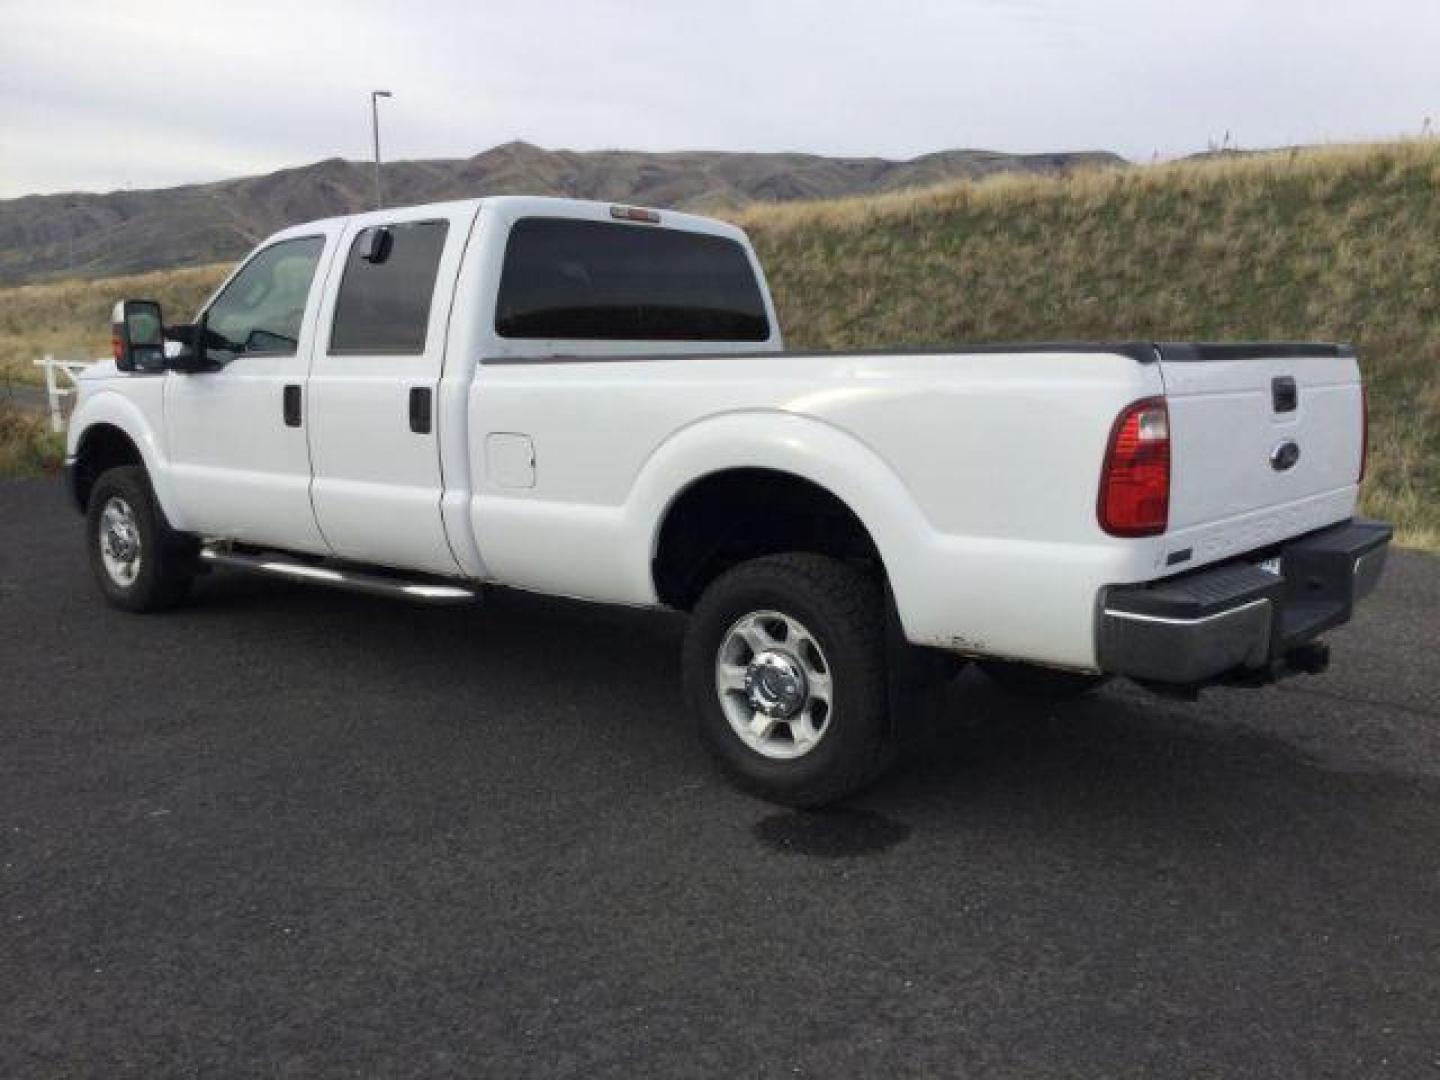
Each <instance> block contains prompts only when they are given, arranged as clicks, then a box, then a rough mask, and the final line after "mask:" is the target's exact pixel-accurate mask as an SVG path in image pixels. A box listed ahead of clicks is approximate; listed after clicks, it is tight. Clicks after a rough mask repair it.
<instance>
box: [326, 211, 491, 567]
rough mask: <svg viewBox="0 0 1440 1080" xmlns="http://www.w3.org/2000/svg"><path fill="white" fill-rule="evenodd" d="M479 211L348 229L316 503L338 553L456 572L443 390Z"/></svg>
mask: <svg viewBox="0 0 1440 1080" xmlns="http://www.w3.org/2000/svg"><path fill="white" fill-rule="evenodd" d="M475 214H476V208H475V206H474V205H473V204H472V205H470V206H466V207H460V208H456V209H449V208H446V207H419V208H414V209H410V210H396V211H386V212H384V213H377V214H367V215H365V216H364V217H361V218H356V219H352V220H351V222H350V223H349V224H348V225H347V227H346V229H345V233H344V235H343V236H342V237H341V240H340V251H339V253H338V256H337V263H336V269H335V272H334V273H333V275H332V283H331V286H330V287H329V288H328V289H327V291H326V297H325V301H324V303H323V305H322V306H321V310H320V324H321V332H320V335H319V336H320V339H321V341H322V345H321V346H320V347H319V348H317V350H316V356H315V361H314V363H313V364H312V366H311V371H310V383H309V412H308V423H309V434H310V458H311V468H312V471H313V479H312V482H311V488H310V496H311V501H312V503H313V504H314V508H315V518H316V521H317V523H318V524H319V527H320V531H321V532H322V533H323V534H324V535H325V538H326V540H327V541H328V542H329V544H330V548H331V550H332V551H334V553H335V554H336V555H339V556H341V557H344V558H348V559H355V560H358V561H361V562H368V563H375V564H379V565H382V566H394V567H400V568H404V569H409V570H425V571H429V572H431V573H437V574H458V573H459V572H460V567H459V565H458V564H457V562H456V561H455V556H454V555H453V554H452V553H451V551H450V546H449V544H448V543H447V541H446V539H445V528H444V523H443V521H442V518H441V512H440V496H441V494H442V490H443V485H442V479H441V471H440V447H439V437H440V434H441V433H440V431H439V428H438V424H437V418H438V415H439V413H438V410H437V408H436V390H437V385H438V383H439V381H440V374H441V371H442V370H443V368H444V364H445V344H446V342H445V339H446V332H447V328H448V325H449V319H450V307H451V303H452V301H453V299H454V291H455V279H456V274H457V273H458V271H459V267H460V259H461V255H462V253H463V252H464V249H465V244H466V241H467V240H468V238H469V234H470V228H471V226H472V225H473V223H474V220H475Z"/></svg>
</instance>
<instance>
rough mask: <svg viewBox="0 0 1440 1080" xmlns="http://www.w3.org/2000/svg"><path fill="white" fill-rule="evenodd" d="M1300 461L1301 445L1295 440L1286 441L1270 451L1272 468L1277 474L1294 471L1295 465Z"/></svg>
mask: <svg viewBox="0 0 1440 1080" xmlns="http://www.w3.org/2000/svg"><path fill="white" fill-rule="evenodd" d="M1299 460H1300V444H1299V443H1297V442H1296V441H1295V440H1294V439H1286V440H1285V441H1284V442H1282V443H1279V444H1277V445H1276V447H1275V449H1274V450H1271V451H1270V467H1271V468H1272V469H1274V470H1275V471H1276V472H1284V471H1285V470H1286V469H1293V468H1294V467H1295V463H1296V462H1297V461H1299Z"/></svg>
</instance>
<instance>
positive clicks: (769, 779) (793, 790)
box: [684, 554, 894, 808]
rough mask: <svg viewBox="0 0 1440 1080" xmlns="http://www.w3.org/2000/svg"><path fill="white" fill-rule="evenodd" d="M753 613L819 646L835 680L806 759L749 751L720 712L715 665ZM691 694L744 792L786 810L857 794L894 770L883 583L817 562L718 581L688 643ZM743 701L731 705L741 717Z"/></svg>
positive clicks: (772, 562)
mask: <svg viewBox="0 0 1440 1080" xmlns="http://www.w3.org/2000/svg"><path fill="white" fill-rule="evenodd" d="M756 612H778V613H782V614H783V615H785V616H787V617H789V618H792V619H794V620H796V621H797V622H798V623H799V624H802V625H803V627H804V628H805V629H806V630H808V632H809V633H810V635H811V636H812V637H813V638H814V639H815V644H816V645H817V646H818V647H819V650H820V653H821V654H822V656H823V660H824V663H825V667H826V670H828V672H829V673H830V679H831V688H830V694H831V702H830V707H829V708H827V709H826V713H825V719H824V726H823V731H822V734H821V735H820V736H819V738H818V740H817V741H816V742H815V744H814V746H813V747H812V748H811V749H810V750H808V751H807V752H805V753H804V754H803V756H799V757H793V758H790V759H787V760H776V759H774V758H772V757H769V756H766V755H765V754H763V753H761V752H760V751H758V750H756V749H754V748H752V747H751V746H750V745H747V743H746V742H745V741H744V740H743V739H742V737H741V736H740V734H739V733H738V732H737V731H736V730H735V728H734V727H733V726H732V724H731V721H730V719H729V717H727V714H726V706H725V705H723V704H722V695H721V692H720V691H719V686H718V680H717V667H716V665H717V658H718V657H719V655H720V650H721V647H722V645H723V644H724V643H725V642H726V641H727V640H731V637H730V632H731V630H732V628H733V627H735V626H736V625H737V624H738V623H739V622H740V621H742V620H744V619H745V618H746V617H747V616H749V615H752V614H753V613H756ZM684 670H685V686H686V693H687V696H688V697H689V699H690V707H691V711H692V714H693V715H694V717H695V720H696V722H697V724H698V727H699V732H700V736H701V739H702V740H703V742H704V743H705V745H706V747H707V748H708V749H709V750H710V752H711V753H712V754H713V756H714V757H715V759H716V760H717V761H718V763H719V764H720V766H721V767H722V768H723V769H724V770H725V772H727V773H728V774H729V775H730V776H731V777H732V778H733V779H734V780H735V781H736V782H737V783H738V784H739V785H740V786H742V787H744V788H745V789H747V790H749V791H751V792H753V793H755V794H757V795H760V796H761V797H763V798H766V799H769V800H771V801H773V802H777V803H781V804H783V805H786V806H797V807H807V808H809V807H819V806H824V805H826V804H828V803H832V802H835V801H836V800H838V799H842V798H844V797H846V796H847V795H851V794H854V793H855V792H857V791H859V790H860V789H861V788H863V787H865V786H866V785H867V784H869V783H870V782H871V781H873V780H874V779H875V778H876V777H877V776H879V775H880V773H881V772H882V771H883V770H884V769H885V767H886V766H887V765H888V764H889V763H890V761H891V759H892V757H893V753H892V749H893V742H894V741H893V739H892V738H891V727H890V719H889V715H888V713H889V710H888V697H887V693H886V654H885V600H884V591H883V588H882V585H881V583H880V582H879V581H878V580H876V579H875V578H872V577H867V576H866V575H865V574H862V573H861V572H859V571H858V570H855V569H853V568H852V567H850V566H847V565H846V564H845V563H842V562H838V561H836V560H835V559H829V558H825V557H823V556H820V555H807V554H794V555H772V556H767V557H765V558H760V559H755V560H752V561H750V562H746V563H742V564H741V565H739V566H737V567H735V568H733V569H731V570H730V571H728V572H727V573H725V574H723V575H721V576H720V577H719V578H718V579H716V581H715V582H714V583H713V584H711V586H710V587H709V588H708V589H707V590H706V591H705V594H704V595H703V596H702V597H701V598H700V602H699V604H698V605H697V606H696V608H695V611H694V613H693V615H692V617H691V619H690V626H689V630H688V632H687V634H686V637H685V657H684ZM744 701H745V699H744V697H743V695H742V696H741V698H740V701H739V702H738V703H737V704H736V705H735V707H738V708H741V709H743V708H745V707H746V706H745V704H744Z"/></svg>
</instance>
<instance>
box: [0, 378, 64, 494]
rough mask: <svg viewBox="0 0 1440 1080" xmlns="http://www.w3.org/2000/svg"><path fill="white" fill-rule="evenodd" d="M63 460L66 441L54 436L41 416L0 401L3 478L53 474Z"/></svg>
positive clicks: (1, 472) (0, 449)
mask: <svg viewBox="0 0 1440 1080" xmlns="http://www.w3.org/2000/svg"><path fill="white" fill-rule="evenodd" d="M64 456H65V439H64V437H63V436H61V435H53V434H51V432H50V427H49V424H48V422H47V421H46V419H45V417H44V416H43V415H42V414H40V413H38V412H35V411H33V410H30V409H20V408H17V407H16V406H14V405H12V404H11V403H10V402H9V401H8V400H7V399H5V398H3V397H0V477H3V478H6V479H9V478H12V477H17V476H34V475H36V474H37V473H44V472H54V471H55V470H57V469H59V468H60V464H61V462H62V460H63V459H64Z"/></svg>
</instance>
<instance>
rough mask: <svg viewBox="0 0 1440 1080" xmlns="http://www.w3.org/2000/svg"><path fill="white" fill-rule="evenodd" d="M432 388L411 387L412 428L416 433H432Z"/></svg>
mask: <svg viewBox="0 0 1440 1080" xmlns="http://www.w3.org/2000/svg"><path fill="white" fill-rule="evenodd" d="M430 427H431V424H430V388H429V387H428V386H412V387H411V388H410V430H411V431H413V432H414V433H415V434H416V435H428V434H430Z"/></svg>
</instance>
